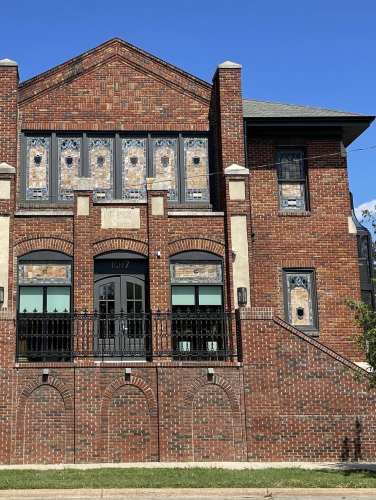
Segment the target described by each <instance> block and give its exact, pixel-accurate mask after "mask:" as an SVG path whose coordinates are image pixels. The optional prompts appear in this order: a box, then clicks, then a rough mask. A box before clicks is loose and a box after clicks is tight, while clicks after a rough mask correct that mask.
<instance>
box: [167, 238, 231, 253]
mask: <svg viewBox="0 0 376 500" xmlns="http://www.w3.org/2000/svg"><path fill="white" fill-rule="evenodd" d="M168 246H169V255H170V257H171V256H172V255H174V254H176V253H180V252H187V251H189V250H202V251H205V252H211V253H215V254H216V255H220V256H221V257H224V256H225V245H224V244H223V243H220V242H218V241H215V240H211V239H209V238H202V236H201V235H199V234H193V235H191V236H189V238H183V239H179V240H174V241H171V242H170V243H169V245H168Z"/></svg>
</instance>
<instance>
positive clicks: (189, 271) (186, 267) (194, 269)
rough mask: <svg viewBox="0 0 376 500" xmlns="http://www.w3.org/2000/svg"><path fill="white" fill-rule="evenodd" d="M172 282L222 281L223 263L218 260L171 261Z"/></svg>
mask: <svg viewBox="0 0 376 500" xmlns="http://www.w3.org/2000/svg"><path fill="white" fill-rule="evenodd" d="M170 277H171V283H222V265H221V264H220V263H217V262H202V261H201V262H192V261H187V262H171V264H170Z"/></svg>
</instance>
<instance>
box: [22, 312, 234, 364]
mask: <svg viewBox="0 0 376 500" xmlns="http://www.w3.org/2000/svg"><path fill="white" fill-rule="evenodd" d="M239 346H240V338H239V335H237V333H236V329H235V315H234V314H233V313H230V312H222V311H218V312H216V313H213V312H207V313H205V312H204V313H197V312H195V313H190V312H189V311H188V312H184V313H180V312H174V313H171V312H167V313H161V312H156V313H153V314H151V313H138V314H136V313H129V314H126V313H123V312H121V313H119V314H99V313H96V312H95V313H92V314H90V313H87V312H84V313H82V314H78V313H37V312H33V313H28V312H22V313H18V316H17V352H16V356H17V360H18V362H64V361H65V362H67V361H68V362H69V361H73V359H74V358H79V357H80V358H93V359H94V360H95V361H127V360H131V361H153V360H155V359H157V358H159V359H160V358H168V359H169V360H171V361H235V360H237V359H238V354H237V353H238V351H239Z"/></svg>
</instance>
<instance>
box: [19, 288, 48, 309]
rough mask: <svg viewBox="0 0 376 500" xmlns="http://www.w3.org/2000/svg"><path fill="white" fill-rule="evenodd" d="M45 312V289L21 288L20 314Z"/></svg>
mask: <svg viewBox="0 0 376 500" xmlns="http://www.w3.org/2000/svg"><path fill="white" fill-rule="evenodd" d="M25 309H26V311H27V312H33V311H34V310H35V309H36V310H37V312H43V287H41V286H35V287H29V288H26V287H21V288H20V312H23V311H24V310H25Z"/></svg>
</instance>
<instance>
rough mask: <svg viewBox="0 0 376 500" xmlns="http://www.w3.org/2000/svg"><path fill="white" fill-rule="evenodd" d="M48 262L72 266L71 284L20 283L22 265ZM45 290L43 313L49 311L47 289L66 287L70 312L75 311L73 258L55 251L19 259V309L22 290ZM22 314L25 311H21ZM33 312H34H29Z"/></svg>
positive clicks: (29, 254)
mask: <svg viewBox="0 0 376 500" xmlns="http://www.w3.org/2000/svg"><path fill="white" fill-rule="evenodd" d="M46 262H48V263H49V262H54V263H56V264H70V266H71V281H70V283H20V281H19V266H20V264H39V265H42V264H44V263H46ZM35 287H38V288H43V311H42V312H43V313H45V312H46V310H47V288H61V287H66V288H69V289H70V312H72V311H73V258H72V257H70V256H69V255H66V254H64V253H63V252H57V251H54V250H40V251H34V252H29V253H27V254H24V255H21V256H20V257H19V258H18V259H17V309H19V304H20V294H21V288H35ZM19 312H20V313H22V312H23V311H19ZM28 312H29V313H30V312H33V311H28ZM48 314H53V313H48Z"/></svg>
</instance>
